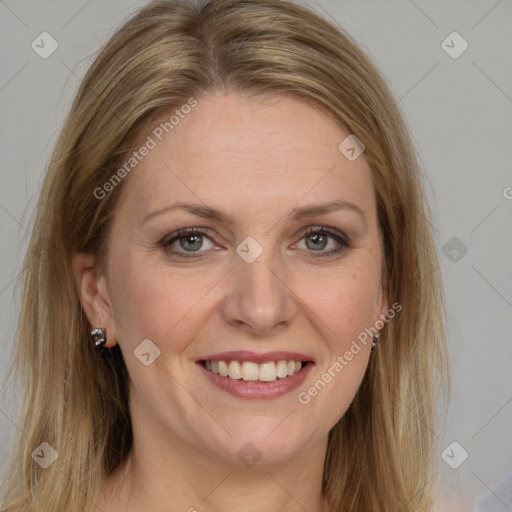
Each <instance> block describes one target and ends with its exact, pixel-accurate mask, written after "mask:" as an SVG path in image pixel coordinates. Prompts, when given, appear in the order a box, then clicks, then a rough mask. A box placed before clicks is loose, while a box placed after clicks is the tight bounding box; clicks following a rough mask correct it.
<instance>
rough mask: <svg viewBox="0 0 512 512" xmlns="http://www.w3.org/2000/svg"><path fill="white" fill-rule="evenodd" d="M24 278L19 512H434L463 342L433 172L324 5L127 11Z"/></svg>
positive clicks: (14, 507)
mask: <svg viewBox="0 0 512 512" xmlns="http://www.w3.org/2000/svg"><path fill="white" fill-rule="evenodd" d="M24 269H25V272H24V300H23V304H22V310H21V315H20V324H19V329H18V335H17V339H16V345H15V356H14V360H13V363H14V364H13V370H15V371H17V372H18V374H19V376H20V378H21V380H22V385H23V389H24V401H23V403H22V406H21V411H20V415H21V417H22V418H23V426H24V428H23V433H22V434H20V436H19V437H18V439H16V440H15V444H14V446H13V451H12V458H11V460H10V465H9V468H8V472H7V475H8V480H7V482H6V483H5V487H4V489H5V497H4V501H3V503H2V510H9V511H10V512H14V511H21V510H23V511H29V510H34V511H35V510H40V511H46V510H66V511H76V512H78V511H80V512H82V511H89V510H91V511H92V510H103V511H109V512H113V511H121V510H123V511H134V512H135V511H140V510H146V509H147V510H153V511H170V510H172V511H174V510H189V511H193V510H198V511H201V510H214V511H216V510H223V511H229V510H237V511H238V510H283V509H284V510H290V511H292V510H293V511H295V510H308V511H311V512H313V511H327V510H329V511H331V510H332V511H343V512H348V511H350V512H355V511H361V512H362V511H365V512H367V511H369V510H372V511H373V510H397V511H398V510H400V511H402V512H412V511H417V510H422V511H428V510H431V508H432V503H433V499H434V492H435V480H434V478H433V475H434V431H433V421H434V412H435V403H434V397H435V396H436V394H437V393H439V391H440V390H441V389H442V388H440V384H441V383H442V382H443V379H442V377H443V376H444V375H445V374H446V348H445V337H444V329H443V315H442V294H441V286H440V281H439V274H438V267H437V262H436V253H435V249H434V244H433V240H432V233H431V228H430V221H429V216H428V209H427V206H426V202H425V198H424V194H423V191H422V185H421V177H420V174H419V171H418V165H417V161H416V157H415V154H414V150H413V146H412V144H411V141H410V138H409V136H408V134H407V131H406V128H405V126H404V123H403V120H402V118H401V116H400V114H399V112H398V111H397V109H396V108H395V102H394V100H393V98H392V96H391V95H390V93H389V91H388V88H387V86H386V84H385V83H384V81H383V79H382V78H381V77H380V76H379V75H378V73H377V71H376V69H375V67H374V66H373V64H372V63H371V62H370V61H369V59H368V58H367V57H366V56H365V55H364V54H363V53H362V52H361V50H360V49H359V48H358V47H357V46H356V45H355V44H354V43H353V42H352V41H351V39H350V38H349V37H348V36H347V35H345V34H344V33H343V32H341V31H340V30H339V29H337V28H335V27H333V26H332V25H330V24H329V23H327V22H326V21H324V20H322V19H321V18H319V17H318V16H317V15H315V14H313V13H312V12H310V11H308V10H307V9H305V8H303V7H300V6H297V5H294V4H292V3H288V2H286V1H282V0H253V1H250V2H248V1H244V0H215V1H203V2H201V3H199V4H197V5H194V4H191V3H190V2H186V1H168V2H154V3H151V4H150V5H148V6H147V7H146V8H144V9H142V10H141V11H140V12H139V13H137V14H136V15H135V16H133V17H132V18H131V19H130V20H128V22H127V23H126V24H125V25H124V26H123V27H121V29H120V30H118V31H117V33H116V34H115V35H114V36H113V37H112V38H111V39H110V41H109V42H108V43H107V44H106V46H105V48H104V49H103V50H102V51H101V53H100V54H99V56H98V57H97V58H96V60H95V62H94V63H93V65H92V66H91V68H90V70H89V72H88V73H87V75H86V77H85V79H84V81H83V83H82V85H81V87H80V90H79V92H78V94H77V97H76V99H75V102H74V104H73V106H72V108H71V112H70V114H69V116H68V119H67V121H66V123H65V125H64V127H63V130H62V133H61V135H60V138H59V140H58V142H57V145H56V148H55V151H54V154H53V157H52V160H51V162H50V165H49V169H48V174H47V177H46V180H45V184H44V188H43V191H42V194H41V198H40V201H39V204H38V209H37V218H36V222H35V226H34V230H33V235H32V239H31V243H30V248H29V250H28V252H27V256H26V259H25V262H24ZM18 482H19V484H18V485H16V484H17V483H18Z"/></svg>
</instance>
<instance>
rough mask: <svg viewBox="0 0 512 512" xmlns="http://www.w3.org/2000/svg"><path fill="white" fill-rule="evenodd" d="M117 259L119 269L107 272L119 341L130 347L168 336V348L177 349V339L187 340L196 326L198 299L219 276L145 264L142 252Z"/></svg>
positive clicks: (198, 307)
mask: <svg viewBox="0 0 512 512" xmlns="http://www.w3.org/2000/svg"><path fill="white" fill-rule="evenodd" d="M118 261H119V263H118V264H117V268H122V269H123V270H122V272H116V271H114V272H112V274H111V275H112V278H111V283H112V291H113V293H111V300H112V307H113V312H114V316H115V320H116V323H117V324H118V327H119V337H120V338H121V340H122V343H123V344H124V345H126V344H127V343H128V344H129V345H130V347H132V346H133V347H134V346H137V345H138V344H139V343H140V342H141V341H142V340H144V339H146V338H149V339H150V340H152V341H154V343H155V344H157V345H160V346H162V345H163V344H164V343H165V341H166V340H169V339H171V338H172V340H173V343H172V344H171V346H172V349H171V350H172V352H179V351H180V350H181V349H182V348H183V347H181V346H180V340H184V341H183V343H187V341H186V340H188V339H189V337H190V336H191V335H192V333H193V330H194V329H197V325H198V323H197V320H198V316H199V315H201V311H202V309H201V306H202V305H203V302H202V299H203V298H205V294H207V293H208V291H209V290H211V289H212V288H213V287H214V285H215V283H216V282H217V281H218V280H219V277H218V276H215V275H214V273H204V272H201V273H199V272H194V273H191V272H176V271H174V270H172V269H171V268H170V267H169V266H166V265H164V264H161V265H160V264H156V265H155V264H152V265H148V263H147V262H144V255H141V256H140V257H139V258H137V257H134V258H132V259H129V258H125V259H124V260H118ZM206 302H207V301H206ZM187 333H188V334H187ZM166 345H167V344H166Z"/></svg>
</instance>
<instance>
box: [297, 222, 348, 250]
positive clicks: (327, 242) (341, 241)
mask: <svg viewBox="0 0 512 512" xmlns="http://www.w3.org/2000/svg"><path fill="white" fill-rule="evenodd" d="M302 240H304V241H305V243H304V246H305V248H306V250H308V251H309V252H316V253H319V254H311V256H315V257H317V256H330V255H334V254H338V253H340V252H342V251H343V250H345V249H346V248H348V247H350V241H349V239H348V238H347V237H346V236H345V235H343V234H342V233H340V232H335V231H331V230H330V229H329V228H326V227H323V226H322V227H315V228H310V229H308V231H306V233H305V234H304V236H303V238H302V239H301V241H302ZM299 245H300V244H297V247H298V248H299V249H302V248H303V247H299ZM328 247H331V248H330V249H329V250H325V249H326V248H328Z"/></svg>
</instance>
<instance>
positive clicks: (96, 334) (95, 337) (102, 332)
mask: <svg viewBox="0 0 512 512" xmlns="http://www.w3.org/2000/svg"><path fill="white" fill-rule="evenodd" d="M91 338H92V341H94V345H95V346H96V348H97V349H98V350H100V351H101V350H102V349H104V348H108V347H105V344H106V343H107V331H106V329H105V328H104V327H99V328H97V329H93V330H92V331H91Z"/></svg>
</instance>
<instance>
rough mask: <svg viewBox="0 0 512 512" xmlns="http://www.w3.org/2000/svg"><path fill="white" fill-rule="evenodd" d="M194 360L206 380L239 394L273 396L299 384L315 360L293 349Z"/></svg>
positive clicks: (261, 396) (253, 396) (238, 353)
mask: <svg viewBox="0 0 512 512" xmlns="http://www.w3.org/2000/svg"><path fill="white" fill-rule="evenodd" d="M197 363H198V364H199V365H200V366H201V367H202V369H203V372H204V373H205V375H206V376H207V378H208V380H209V381H210V382H212V383H213V384H215V385H216V386H217V387H219V388H221V389H223V390H224V391H228V392H229V393H231V394H232V395H235V396H237V397H238V398H275V397H277V396H281V395H283V394H285V393H287V392H288V391H291V390H292V389H294V388H295V387H297V386H299V385H300V384H301V383H302V382H303V381H304V379H305V378H306V375H307V373H309V370H310V369H311V368H312V367H313V366H314V361H313V360H312V359H311V358H310V357H308V356H305V355H303V354H297V353H294V352H272V353H266V354H257V353H252V352H248V351H239V352H228V353H224V354H216V355H214V356H209V357H206V358H204V359H200V360H198V361H197Z"/></svg>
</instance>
